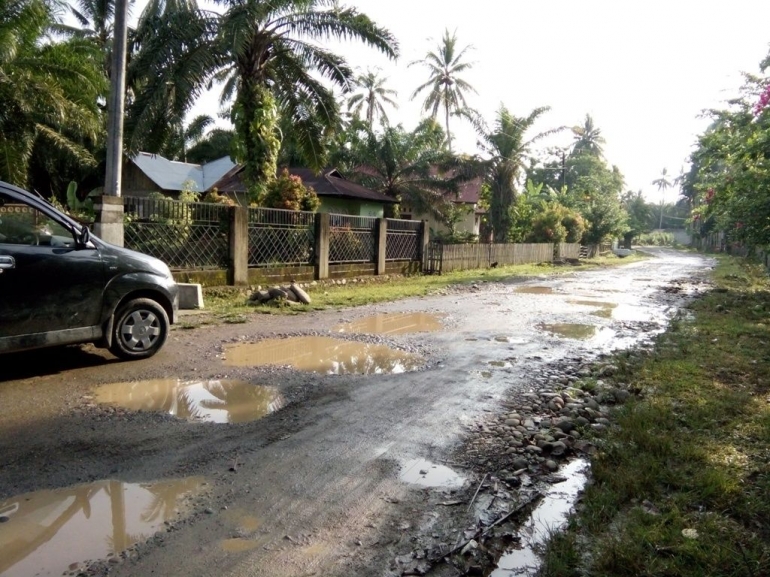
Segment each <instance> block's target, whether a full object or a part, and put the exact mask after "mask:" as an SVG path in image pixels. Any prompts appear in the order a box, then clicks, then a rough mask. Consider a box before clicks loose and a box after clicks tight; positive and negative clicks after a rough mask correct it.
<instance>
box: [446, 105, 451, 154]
mask: <svg viewBox="0 0 770 577" xmlns="http://www.w3.org/2000/svg"><path fill="white" fill-rule="evenodd" d="M444 112H445V114H446V141H447V143H448V144H449V154H452V133H451V132H449V103H448V102H446V101H444Z"/></svg>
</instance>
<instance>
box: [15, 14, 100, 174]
mask: <svg viewBox="0 0 770 577" xmlns="http://www.w3.org/2000/svg"><path fill="white" fill-rule="evenodd" d="M53 24H54V21H53V15H52V12H51V9H50V8H49V6H48V4H47V3H46V2H45V1H43V0H9V1H7V2H4V3H2V4H0V179H2V180H6V181H9V182H12V183H14V184H18V185H20V186H25V185H26V184H27V179H28V177H29V174H28V169H29V164H30V160H31V157H32V155H33V151H34V148H35V147H36V146H38V145H40V144H44V145H45V146H46V147H47V148H48V149H49V150H55V151H57V153H60V154H62V155H64V156H66V157H68V158H70V159H73V160H74V161H75V162H76V163H78V164H80V165H90V166H94V165H96V160H95V158H94V156H93V155H92V154H91V152H90V151H89V150H88V149H87V148H86V147H85V146H83V143H84V142H86V141H91V142H93V141H96V140H97V139H98V138H100V137H101V136H102V130H103V122H102V116H101V112H100V110H99V107H98V105H97V101H98V100H99V99H100V98H103V97H104V96H105V95H106V91H107V83H106V79H105V78H104V76H103V74H102V73H101V69H100V58H101V55H100V54H99V52H98V50H95V49H94V46H93V44H92V43H91V42H88V41H85V40H80V39H75V38H73V39H69V40H66V41H63V42H44V41H43V39H44V37H45V35H46V34H48V32H49V31H50V30H51V26H52V25H53Z"/></svg>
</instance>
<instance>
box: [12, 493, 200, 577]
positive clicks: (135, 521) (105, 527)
mask: <svg viewBox="0 0 770 577" xmlns="http://www.w3.org/2000/svg"><path fill="white" fill-rule="evenodd" d="M202 482H203V480H202V479H201V478H187V479H179V480H174V481H160V482H156V483H123V482H121V481H110V480H104V481H96V482H94V483H89V484H87V485H76V486H73V487H68V488H65V489H56V490H52V491H37V492H34V493H27V494H24V495H19V496H17V497H13V498H11V499H8V500H6V501H2V502H0V517H3V518H5V519H7V521H6V522H4V523H0V575H2V576H3V577H27V576H29V575H61V574H62V573H63V572H66V571H68V570H77V569H78V568H80V566H81V564H82V563H83V562H85V561H90V560H95V559H105V558H108V557H110V558H111V557H113V556H115V555H117V554H119V553H120V552H122V551H125V550H126V549H128V548H129V547H131V546H133V545H135V544H136V543H139V542H141V541H145V540H147V539H148V538H149V537H151V536H152V535H153V534H154V533H155V532H156V531H158V530H159V529H161V528H162V527H163V525H164V523H165V522H166V521H172V520H174V519H175V518H176V517H177V516H178V515H179V514H180V506H181V505H182V501H183V497H184V496H186V495H190V494H194V493H196V492H197V491H199V490H200V487H201V485H202Z"/></svg>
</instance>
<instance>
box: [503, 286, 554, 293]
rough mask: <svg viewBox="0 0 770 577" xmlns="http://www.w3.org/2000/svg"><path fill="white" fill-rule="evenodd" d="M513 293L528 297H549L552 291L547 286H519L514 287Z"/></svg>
mask: <svg viewBox="0 0 770 577" xmlns="http://www.w3.org/2000/svg"><path fill="white" fill-rule="evenodd" d="M513 292H517V293H522V294H528V295H550V294H553V289H552V288H551V287H549V286H520V287H516V289H514V291H513Z"/></svg>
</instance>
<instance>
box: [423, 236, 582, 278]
mask: <svg viewBox="0 0 770 577" xmlns="http://www.w3.org/2000/svg"><path fill="white" fill-rule="evenodd" d="M558 250H564V251H565V252H566V253H567V254H568V255H571V254H573V253H574V254H575V255H577V254H578V252H579V250H580V246H579V245H578V244H574V245H572V244H564V245H563V246H561V247H558ZM574 258H577V256H575V257H574ZM553 259H554V245H553V244H550V243H542V244H441V243H437V242H436V243H431V246H430V249H429V251H428V259H427V262H426V272H428V273H436V274H441V273H445V272H452V271H456V270H471V269H478V268H489V267H495V266H504V265H514V264H536V263H541V262H553Z"/></svg>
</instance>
